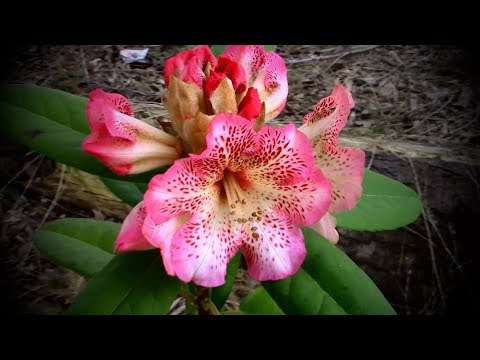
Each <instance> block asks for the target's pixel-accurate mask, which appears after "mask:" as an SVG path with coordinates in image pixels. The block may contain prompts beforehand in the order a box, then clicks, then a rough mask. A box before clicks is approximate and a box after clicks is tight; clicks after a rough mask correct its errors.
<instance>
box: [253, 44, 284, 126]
mask: <svg viewBox="0 0 480 360" xmlns="http://www.w3.org/2000/svg"><path fill="white" fill-rule="evenodd" d="M263 86H264V90H263V91H261V90H260V99H261V101H262V102H265V113H266V116H265V121H270V120H271V119H273V118H275V117H276V116H277V115H278V114H279V113H280V112H281V111H282V110H283V108H284V107H285V103H286V101H287V96H288V80H287V67H286V66H285V61H284V60H283V59H282V57H281V56H280V55H278V54H277V53H274V52H273V51H269V52H267V53H266V60H265V75H264V80H263Z"/></svg>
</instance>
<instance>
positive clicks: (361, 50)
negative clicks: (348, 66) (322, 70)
mask: <svg viewBox="0 0 480 360" xmlns="http://www.w3.org/2000/svg"><path fill="white" fill-rule="evenodd" d="M379 46H380V45H369V46H367V47H362V48H357V49H353V50H349V51H345V52H343V53H340V54H332V55H318V56H312V57H309V58H304V59H292V60H287V61H285V63H286V64H287V65H290V64H300V63H304V62H308V61H316V60H325V59H331V58H339V59H340V58H343V57H344V56H347V55H351V54H357V53H359V52H363V51H368V50H372V49H375V48H377V47H379ZM339 59H338V60H339ZM332 65H333V63H332V64H330V66H332ZM330 66H329V67H330ZM327 69H328V68H327Z"/></svg>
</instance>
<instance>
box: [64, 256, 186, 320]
mask: <svg viewBox="0 0 480 360" xmlns="http://www.w3.org/2000/svg"><path fill="white" fill-rule="evenodd" d="M179 290H180V281H179V280H178V279H176V278H173V277H170V276H168V275H167V274H166V273H165V270H164V267H163V264H162V260H161V258H160V252H159V251H158V250H152V251H138V252H128V253H123V254H119V255H117V256H115V258H113V260H112V261H111V262H110V263H108V264H107V266H105V267H104V268H103V269H102V270H101V271H100V272H99V273H98V274H97V275H96V276H95V277H94V278H92V279H91V280H90V281H89V282H88V285H87V287H86V288H85V289H84V290H83V292H82V293H81V294H80V295H79V296H78V297H77V298H76V300H75V302H74V303H73V304H72V306H71V307H70V308H69V309H68V311H67V312H66V314H68V315H111V314H115V315H126V314H128V315H161V314H166V313H167V312H168V311H169V309H170V306H171V305H172V303H173V301H174V300H175V299H176V297H177V294H178V292H179Z"/></svg>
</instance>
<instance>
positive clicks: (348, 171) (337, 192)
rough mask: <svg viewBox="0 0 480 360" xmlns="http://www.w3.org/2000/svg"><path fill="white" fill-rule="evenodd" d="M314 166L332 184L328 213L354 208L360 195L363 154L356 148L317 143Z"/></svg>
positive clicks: (363, 166) (363, 164) (363, 165)
mask: <svg viewBox="0 0 480 360" xmlns="http://www.w3.org/2000/svg"><path fill="white" fill-rule="evenodd" d="M314 150H315V154H316V166H317V167H319V168H320V169H322V171H323V174H324V175H325V176H326V177H327V178H328V179H329V180H330V182H331V184H332V205H331V206H330V209H329V211H331V212H339V211H345V210H350V209H353V208H354V207H355V205H356V204H357V202H358V200H359V199H360V196H361V195H362V180H363V172H364V169H365V153H364V152H363V150H361V149H358V148H351V147H344V148H337V147H335V146H333V145H330V144H323V146H322V144H321V143H320V142H319V143H317V144H316V145H315V148H314Z"/></svg>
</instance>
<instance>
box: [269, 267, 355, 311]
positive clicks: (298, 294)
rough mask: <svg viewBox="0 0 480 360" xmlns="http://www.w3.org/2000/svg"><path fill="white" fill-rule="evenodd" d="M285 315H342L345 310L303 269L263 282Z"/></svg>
mask: <svg viewBox="0 0 480 360" xmlns="http://www.w3.org/2000/svg"><path fill="white" fill-rule="evenodd" d="M263 286H264V288H265V290H266V291H267V292H268V293H269V294H270V296H271V297H272V299H273V300H274V301H275V302H276V303H277V304H278V306H279V307H280V308H281V309H282V311H283V312H284V313H285V314H287V315H344V314H346V312H345V311H344V310H343V309H342V308H341V307H340V306H339V305H338V304H337V303H336V302H335V300H334V299H332V297H331V296H330V295H329V294H328V293H327V292H326V291H325V290H324V289H323V288H322V287H321V285H320V283H319V282H318V281H317V280H316V279H315V278H313V277H312V276H310V274H308V273H307V272H306V271H305V270H303V269H300V270H299V271H298V272H297V273H296V274H295V275H294V276H291V277H289V278H287V279H285V280H281V281H275V282H265V283H263Z"/></svg>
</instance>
